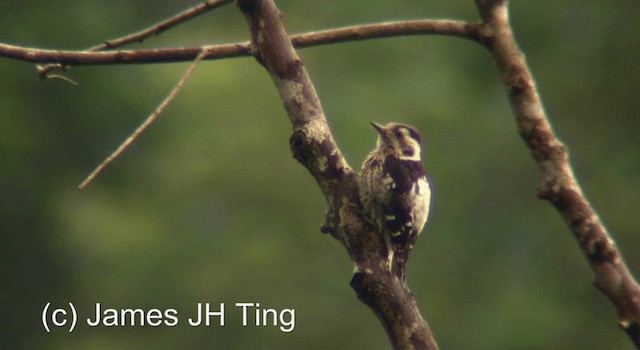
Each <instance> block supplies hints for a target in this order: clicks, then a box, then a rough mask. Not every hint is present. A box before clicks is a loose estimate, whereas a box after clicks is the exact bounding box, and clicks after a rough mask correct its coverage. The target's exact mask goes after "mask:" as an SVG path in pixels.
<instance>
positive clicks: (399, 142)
mask: <svg viewBox="0 0 640 350" xmlns="http://www.w3.org/2000/svg"><path fill="white" fill-rule="evenodd" d="M371 124H372V125H373V127H374V128H375V129H376V130H377V131H378V140H377V142H376V148H375V149H374V150H373V151H372V152H371V153H370V154H369V155H368V156H367V158H366V159H365V160H364V162H363V164H362V169H361V171H360V176H359V177H358V185H359V191H360V200H361V201H362V206H363V209H364V214H365V216H366V217H367V218H368V219H369V220H370V221H371V223H372V224H374V225H375V226H376V228H377V229H378V230H379V231H380V232H381V233H382V234H383V235H384V239H385V242H386V244H387V249H388V264H389V269H390V270H392V271H394V267H395V268H397V270H395V271H398V272H400V273H402V275H403V277H404V266H405V264H406V262H407V259H408V255H409V252H410V251H411V249H413V246H414V245H415V242H416V240H417V238H418V235H419V234H420V232H421V231H422V228H423V227H424V225H425V223H426V222H427V217H428V215H429V205H430V201H431V190H430V187H429V182H428V181H427V177H426V175H425V171H424V166H423V165H422V161H421V159H420V155H421V145H420V144H421V137H420V135H419V134H418V132H417V131H416V129H415V128H413V127H412V126H409V125H405V124H399V123H389V124H387V125H385V126H382V125H379V124H376V123H371ZM394 263H395V266H394Z"/></svg>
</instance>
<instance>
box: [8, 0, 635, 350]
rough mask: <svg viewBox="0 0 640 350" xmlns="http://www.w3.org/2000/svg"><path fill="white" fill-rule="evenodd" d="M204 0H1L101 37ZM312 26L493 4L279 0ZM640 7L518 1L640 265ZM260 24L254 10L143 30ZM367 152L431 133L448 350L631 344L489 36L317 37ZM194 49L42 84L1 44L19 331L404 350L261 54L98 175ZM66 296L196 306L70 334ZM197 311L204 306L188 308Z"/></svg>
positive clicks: (332, 118)
mask: <svg viewBox="0 0 640 350" xmlns="http://www.w3.org/2000/svg"><path fill="white" fill-rule="evenodd" d="M197 3H198V2H197V1H163V2H162V3H161V4H159V3H158V2H155V1H144V0H138V1H124V0H114V1H109V2H107V1H65V0H62V1H56V2H52V1H44V0H34V1H29V2H28V3H22V2H15V1H3V2H1V3H0V19H1V20H0V41H1V42H4V43H11V44H16V45H25V46H34V47H43V48H58V49H82V48H85V47H88V46H91V45H93V44H96V43H99V42H102V41H103V40H106V39H109V38H114V37H118V36H121V35H123V34H126V33H129V32H132V31H135V30H138V29H140V28H142V27H145V26H148V25H150V24H152V23H154V22H156V21H158V20H159V19H163V18H166V17H169V16H170V15H172V14H174V13H176V12H178V11H180V10H182V9H185V8H186V7H188V6H192V5H195V4H197ZM279 5H280V6H281V8H282V10H283V12H284V14H285V20H286V25H287V27H288V30H289V32H290V33H299V32H304V31H309V30H318V29H326V28H331V27H337V26H345V25H353V24H360V23H369V22H377V21H384V20H396V19H416V18H454V19H468V20H476V19H477V14H476V10H475V6H474V4H473V1H471V0H468V1H455V2H449V1H432V2H424V1H418V0H413V1H394V2H391V1H383V0H369V1H343V2H331V4H329V3H326V2H319V1H287V2H285V1H280V2H279ZM638 13H640V3H638V2H635V1H633V2H631V1H630V2H626V3H622V2H621V3H610V2H592V1H588V2H584V1H577V0H573V1H564V2H545V3H540V2H532V1H514V2H513V4H512V9H511V18H512V22H513V25H514V28H515V32H516V37H517V39H518V40H519V43H520V44H521V46H522V47H523V48H524V50H525V51H526V53H527V57H528V60H529V63H530V65H531V68H532V70H533V72H534V74H535V76H536V79H537V81H538V83H539V88H540V91H541V94H542V97H543V99H544V102H545V107H546V109H547V111H548V112H549V116H550V118H551V120H552V123H553V125H554V128H555V130H556V132H557V134H558V135H559V137H560V138H561V139H562V140H563V141H564V142H565V143H566V145H567V146H568V148H569V150H570V152H571V153H570V154H571V160H572V161H573V165H574V168H575V172H576V174H577V176H578V178H579V180H580V181H581V184H582V186H583V189H584V191H585V192H586V194H587V195H588V197H589V199H590V200H591V202H592V204H593V205H594V207H595V208H596V209H597V210H598V211H599V213H600V215H601V217H602V219H603V220H604V222H605V223H606V224H607V226H608V228H609V229H610V230H611V232H612V233H613V235H614V238H615V239H616V241H617V243H618V244H619V246H620V247H621V250H622V252H623V253H624V255H625V258H626V261H627V263H628V264H629V266H630V268H631V270H632V271H633V272H634V273H635V274H636V275H638V274H640V250H639V249H638V247H640V235H638V231H639V229H640V225H639V224H638V216H637V210H638V208H640V184H639V181H638V174H639V173H640V155H639V153H638V150H639V149H640V148H639V146H640V137H638V135H640V122H639V121H638V110H639V109H640V108H639V107H640V102H639V101H640V100H639V99H638V96H639V93H640V79H639V77H640V74H639V73H640V72H639V70H638V65H637V62H638V57H639V56H640V45H638V41H637V40H638V37H640V28H639V27H638V22H637V16H636V15H637V14H638ZM247 38H248V34H247V28H246V24H245V21H244V19H243V18H242V16H241V15H240V14H239V12H238V11H237V9H236V8H235V7H234V6H233V5H229V6H226V7H224V8H222V9H219V10H217V11H215V12H214V13H210V14H208V15H205V16H203V17H200V18H198V19H196V20H193V21H191V22H189V23H188V24H184V25H182V26H180V27H178V28H176V29H174V30H171V31H169V32H166V33H163V34H162V35H160V36H159V37H154V38H151V39H149V40H148V41H146V42H145V43H144V44H143V45H133V46H131V47H132V48H136V47H163V46H190V45H199V44H214V43H227V42H234V41H241V40H246V39H247ZM300 54H301V56H302V58H303V59H304V61H305V64H306V67H307V69H308V70H309V72H310V74H311V76H312V79H313V80H314V82H315V84H316V88H317V89H318V92H319V94H320V96H321V98H322V101H323V105H324V108H325V112H326V114H327V116H328V119H329V123H330V125H331V126H332V128H333V131H334V133H335V136H336V138H337V140H338V142H339V144H340V146H341V148H342V150H343V152H344V153H345V155H346V157H347V159H348V161H349V162H350V164H351V165H352V166H353V167H354V168H356V169H358V168H359V165H360V162H361V161H362V159H363V158H364V156H365V155H366V153H367V152H368V151H369V150H370V149H371V148H372V147H373V144H374V139H375V133H374V131H373V129H371V128H370V127H369V125H368V123H367V122H368V121H370V120H374V121H378V122H388V121H401V122H405V123H410V124H413V125H415V126H416V127H417V128H418V129H419V130H420V131H421V132H422V134H423V137H424V139H425V141H426V147H427V156H426V159H425V161H424V162H425V165H426V167H427V170H428V172H429V174H430V176H431V179H432V182H433V187H434V195H435V198H434V202H433V207H432V215H431V220H430V222H429V224H428V225H427V228H426V232H425V233H424V234H423V237H422V238H421V240H420V242H421V243H420V244H419V245H418V247H417V248H416V250H415V251H414V253H413V255H412V259H411V263H410V270H409V275H408V280H409V284H410V286H411V287H412V290H413V292H414V293H415V295H416V298H417V300H418V302H419V305H420V307H421V309H422V310H423V312H424V314H425V316H426V318H427V319H428V321H429V322H430V326H431V327H432V329H433V331H434V333H435V335H436V339H437V340H438V342H439V343H440V345H441V347H442V348H443V349H544V348H547V349H548V348H555V349H632V348H633V347H632V345H631V343H630V342H629V340H628V339H627V337H626V335H625V334H624V333H623V332H621V331H619V330H618V329H617V327H616V313H615V310H614V308H613V307H612V305H611V304H610V303H609V301H608V300H607V299H606V298H605V297H604V295H602V294H601V293H600V292H598V291H597V290H596V289H595V288H594V287H593V286H592V274H591V271H590V270H589V268H588V265H587V263H586V260H585V259H584V257H583V256H582V253H581V252H580V250H579V249H578V247H577V244H576V242H575V240H574V239H573V238H572V236H571V234H570V232H569V231H568V229H567V228H566V227H565V225H564V223H563V222H562V220H561V219H560V217H559V215H558V214H557V213H556V212H555V211H554V209H553V208H552V207H551V206H550V205H549V204H548V203H546V202H543V201H540V200H538V199H537V198H536V186H537V185H538V183H539V182H540V176H539V174H538V171H537V169H536V167H535V166H534V163H533V162H532V160H531V158H530V156H529V152H528V150H527V149H526V147H525V146H524V143H523V142H522V141H521V140H520V138H519V136H518V134H517V132H516V127H515V124H514V121H513V116H512V114H511V111H510V108H509V105H508V101H507V100H506V98H505V94H504V92H503V88H502V86H501V84H500V82H499V78H498V75H497V74H496V69H495V67H494V64H493V62H492V61H491V58H490V57H489V55H488V53H487V52H486V51H485V50H484V49H483V48H481V47H480V46H479V45H477V44H475V43H472V42H468V41H464V40H461V39H456V38H448V37H434V36H420V37H405V38H394V39H385V40H375V41H368V42H358V43H345V44H338V45H331V46H323V47H317V48H309V49H304V50H301V51H300ZM187 66H188V64H187V63H179V64H159V65H126V66H124V65H123V66H95V67H76V68H73V69H72V70H71V71H70V72H69V73H68V75H69V76H70V77H71V78H73V79H74V80H76V81H78V82H79V83H80V86H73V85H71V84H68V83H66V82H63V81H61V80H49V81H46V82H44V83H41V82H39V81H38V79H37V76H36V72H35V69H34V67H33V65H30V64H27V63H22V62H17V61H12V60H7V59H0V74H1V76H2V78H3V84H2V85H1V86H0V191H1V196H0V222H1V223H2V225H1V228H0V232H1V236H0V263H1V265H0V266H1V267H0V269H1V273H2V275H1V276H2V282H1V284H2V287H1V288H0V315H1V317H0V327H1V328H0V338H1V341H0V344H1V345H0V348H2V349H5V348H6V349H114V348H118V349H158V348H163V349H283V348H289V349H329V348H332V349H333V348H335V349H388V348H389V343H388V340H387V338H386V335H385V334H384V331H383V329H382V327H381V326H380V324H379V322H378V320H377V319H376V318H375V317H374V315H373V313H372V312H371V311H370V310H369V309H367V308H366V307H365V306H364V305H363V304H362V303H360V302H359V301H358V300H357V299H356V298H355V293H354V292H353V291H352V290H351V289H350V287H349V280H350V277H351V270H352V264H351V262H350V260H349V259H348V257H347V254H346V253H345V251H344V249H343V248H342V247H341V246H340V245H339V244H338V243H337V242H336V241H334V240H332V239H331V238H329V237H328V236H324V235H322V234H321V233H320V232H319V227H320V225H321V224H322V222H323V215H324V209H325V205H324V202H323V198H322V196H321V194H320V191H319V190H318V188H317V186H316V185H315V182H314V180H313V179H312V178H311V176H309V175H308V174H307V173H306V171H305V170H304V169H303V168H302V167H301V166H300V165H298V164H296V162H295V160H294V159H293V158H292V157H291V155H290V152H289V148H288V137H289V133H290V129H291V126H290V123H289V121H288V119H287V117H286V115H285V112H284V110H283V107H282V105H281V103H280V101H279V98H278V95H277V93H276V90H275V88H274V87H273V84H272V83H271V81H270V79H269V77H268V75H267V74H266V73H265V72H264V71H263V69H262V68H261V67H260V66H258V64H256V62H255V61H254V60H253V59H250V58H238V59H231V60H222V61H210V62H205V63H202V64H201V65H200V66H199V67H198V69H197V70H196V73H195V76H194V77H193V78H192V79H191V80H190V81H189V82H188V83H187V85H186V87H185V89H184V90H183V91H182V93H181V94H180V95H179V97H178V98H177V99H176V100H175V101H174V103H173V104H171V106H170V107H169V108H168V109H167V110H166V111H165V113H164V114H163V115H162V116H161V117H160V118H159V120H158V121H157V122H156V123H155V124H154V125H153V126H152V127H151V128H150V129H149V130H148V131H147V132H146V133H145V134H144V135H143V136H142V137H141V138H140V139H139V140H138V141H137V142H136V143H135V144H134V145H133V147H131V148H130V149H129V150H128V151H127V152H126V153H125V154H124V155H123V156H122V157H120V158H119V159H118V160H117V161H116V162H114V163H113V164H112V165H111V166H110V167H109V168H108V169H107V171H106V172H105V173H103V174H102V175H101V176H100V177H99V178H97V180H96V181H95V182H94V183H93V184H91V185H90V186H89V187H88V188H87V189H86V190H84V191H79V190H78V189H77V188H76V187H77V185H78V184H79V183H80V182H81V181H82V179H83V178H84V177H85V176H86V175H87V174H89V173H90V171H91V170H92V169H93V168H94V167H95V166H96V165H97V164H99V163H100V162H101V161H102V160H103V159H104V158H105V157H106V156H107V155H108V154H109V153H110V152H111V151H112V150H113V149H114V148H115V147H116V146H117V145H118V144H119V143H120V142H121V141H122V140H123V139H124V138H126V136H127V135H128V134H129V133H130V132H131V131H132V130H133V129H134V128H135V127H136V126H137V125H138V124H139V123H140V122H141V121H142V120H144V118H146V116H147V115H148V114H149V113H150V112H151V111H152V110H153V109H154V108H155V107H156V106H157V104H158V103H160V101H161V100H162V99H163V98H164V97H165V96H166V95H167V94H168V92H169V91H170V90H171V88H172V87H173V85H174V84H175V83H176V81H177V80H178V79H179V78H180V76H181V75H182V74H183V72H184V71H185V69H186V68H187ZM47 302H52V303H53V304H54V305H59V306H60V305H62V304H65V303H67V302H73V303H74V304H75V305H76V307H77V308H78V309H79V311H80V312H81V313H82V314H84V315H85V316H87V317H88V314H89V313H90V312H91V310H92V308H93V305H94V304H95V303H96V302H100V303H102V304H103V305H106V306H108V307H113V308H145V309H149V308H159V309H167V308H175V309H178V311H179V315H180V320H181V322H180V324H179V325H178V326H177V327H157V328H153V327H148V326H147V327H114V328H105V327H101V328H90V327H88V326H86V325H82V324H81V325H79V327H78V328H77V329H76V330H75V331H74V332H73V333H71V334H69V333H66V332H64V331H62V330H57V331H54V333H52V334H47V333H46V332H45V331H44V330H43V328H42V325H41V323H40V314H41V311H42V308H43V307H44V305H45V304H46V303H47ZM198 302H211V303H213V304H217V303H220V302H225V303H227V308H228V311H231V308H232V307H233V303H236V302H259V303H260V304H261V305H262V306H263V307H271V308H294V309H295V310H296V328H295V331H294V332H292V333H282V332H280V330H278V329H277V328H274V327H246V328H245V327H242V326H241V324H240V319H239V316H238V314H237V313H231V312H229V315H228V318H227V322H226V326H225V327H223V328H220V327H213V328H204V327H198V328H194V327H189V326H188V325H187V322H186V315H191V313H192V310H194V308H195V305H196V303H198ZM189 317H190V316H189Z"/></svg>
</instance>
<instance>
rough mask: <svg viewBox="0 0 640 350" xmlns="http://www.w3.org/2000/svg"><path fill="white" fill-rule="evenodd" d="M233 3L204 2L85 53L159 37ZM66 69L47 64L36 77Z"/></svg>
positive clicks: (58, 65)
mask: <svg viewBox="0 0 640 350" xmlns="http://www.w3.org/2000/svg"><path fill="white" fill-rule="evenodd" d="M231 2H233V0H209V1H205V2H204V3H202V4H200V5H197V6H194V7H191V8H189V9H187V10H185V11H182V12H181V13H179V14H177V15H175V16H173V17H171V18H167V19H166V20H164V21H162V22H159V23H156V24H154V25H152V26H150V27H147V28H145V29H143V30H141V31H139V32H136V33H132V34H129V35H126V36H123V37H120V38H116V39H111V40H107V41H105V42H104V43H102V44H100V45H96V46H92V47H90V48H88V49H86V50H85V51H90V52H96V51H103V50H108V49H114V48H117V47H122V46H125V45H127V44H130V43H133V42H139V43H142V42H143V41H144V40H145V39H146V38H148V37H150V36H152V35H159V34H160V33H162V32H164V31H165V30H168V29H170V28H171V27H175V26H177V25H178V24H181V23H184V22H186V21H188V20H190V19H192V18H194V17H196V16H199V15H201V14H203V13H205V12H208V11H210V10H213V9H216V8H218V7H220V6H222V5H226V4H229V3H231ZM65 68H66V67H65V65H62V64H55V63H54V64H49V65H46V66H38V67H37V70H38V75H39V76H40V79H44V78H47V77H48V74H49V72H51V71H52V70H58V69H60V70H64V69H65Z"/></svg>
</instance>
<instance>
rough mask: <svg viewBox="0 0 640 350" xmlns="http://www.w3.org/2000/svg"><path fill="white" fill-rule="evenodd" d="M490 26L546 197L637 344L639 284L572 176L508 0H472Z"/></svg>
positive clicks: (493, 47) (495, 52)
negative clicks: (518, 38)
mask: <svg viewBox="0 0 640 350" xmlns="http://www.w3.org/2000/svg"><path fill="white" fill-rule="evenodd" d="M476 3H477V5H478V9H479V11H480V14H481V16H482V19H483V22H484V23H485V24H486V26H487V27H488V29H489V30H486V31H484V32H485V33H487V38H486V39H484V40H485V41H486V43H487V47H489V48H490V50H491V53H492V55H493V57H494V59H495V61H496V64H497V66H498V69H499V70H500V73H501V76H502V81H503V83H504V84H505V86H506V88H507V93H508V97H509V99H510V101H511V106H512V108H513V110H514V113H515V117H516V123H517V124H518V129H519V131H520V134H521V136H522V138H523V139H524V141H525V142H526V143H527V146H528V147H529V149H530V150H531V154H532V156H533V159H534V160H535V162H536V164H537V165H538V168H539V169H540V172H541V173H542V176H543V184H542V185H541V187H540V193H539V195H540V197H541V198H543V199H546V200H548V201H550V202H551V203H552V204H553V205H554V206H555V207H556V209H557V210H558V212H559V213H560V215H562V217H563V218H564V220H565V221H566V223H567V224H568V225H569V228H570V229H571V231H573V234H574V236H575V238H576V239H577V241H578V243H579V244H580V247H581V248H582V251H583V253H584V254H585V256H586V257H587V260H588V261H589V264H590V265H591V268H592V270H593V272H594V274H595V285H596V287H597V288H598V289H599V290H600V291H602V292H603V293H604V294H605V295H606V296H607V297H608V298H609V299H610V300H611V302H612V303H613V304H614V305H615V307H616V309H617V311H618V316H619V325H620V327H621V328H622V329H624V330H625V332H626V333H627V334H628V335H629V337H630V338H631V339H632V341H633V343H634V344H635V345H636V347H637V348H640V286H639V285H638V283H637V282H636V281H635V279H634V277H633V276H632V274H631V272H630V271H629V269H628V268H627V266H626V265H625V263H624V260H623V259H622V255H621V254H620V251H619V250H618V248H617V247H616V244H615V243H614V241H613V239H612V238H611V236H610V234H609V233H608V232H607V229H606V228H605V226H604V225H603V223H602V221H600V218H599V217H598V215H597V214H596V212H595V210H593V208H592V207H591V205H590V204H589V202H588V201H587V199H586V197H585V195H584V193H583V192H582V190H581V189H580V186H579V184H578V181H577V180H576V178H575V176H574V174H573V170H572V169H571V164H570V163H569V156H568V152H567V149H566V148H565V147H564V145H563V144H562V143H561V142H560V141H559V140H558V138H557V137H556V135H555V134H554V132H553V130H552V128H551V124H550V122H549V120H548V118H547V115H546V113H545V111H544V109H543V107H542V102H541V100H540V96H539V94H538V91H537V88H536V85H535V82H534V79H533V77H532V75H531V72H530V70H529V67H528V65H527V62H526V60H525V57H524V55H523V54H522V52H521V50H520V49H519V47H518V45H517V43H516V42H515V39H514V37H513V33H512V31H511V27H510V24H509V15H508V6H507V1H506V0H476Z"/></svg>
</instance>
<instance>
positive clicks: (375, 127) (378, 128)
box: [369, 122, 385, 135]
mask: <svg viewBox="0 0 640 350" xmlns="http://www.w3.org/2000/svg"><path fill="white" fill-rule="evenodd" d="M369 123H371V125H372V126H373V127H374V129H376V131H377V132H378V134H380V135H382V134H384V131H385V128H384V126H382V125H380V124H378V123H375V122H369Z"/></svg>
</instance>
